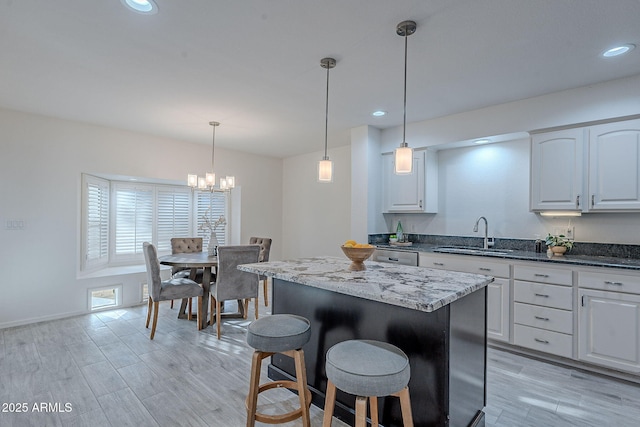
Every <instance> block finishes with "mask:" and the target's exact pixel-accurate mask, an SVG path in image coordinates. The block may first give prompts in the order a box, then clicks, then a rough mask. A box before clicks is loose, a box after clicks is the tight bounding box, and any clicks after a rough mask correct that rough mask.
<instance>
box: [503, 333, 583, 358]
mask: <svg viewBox="0 0 640 427" xmlns="http://www.w3.org/2000/svg"><path fill="white" fill-rule="evenodd" d="M513 343H514V344H515V345H519V346H521V347H527V348H531V349H533V350H538V351H543V352H545V353H551V354H556V355H558V356H562V357H568V358H571V357H573V336H571V335H567V334H561V333H559V332H552V331H547V330H544V329H538V328H532V327H530V326H523V325H514V327H513Z"/></svg>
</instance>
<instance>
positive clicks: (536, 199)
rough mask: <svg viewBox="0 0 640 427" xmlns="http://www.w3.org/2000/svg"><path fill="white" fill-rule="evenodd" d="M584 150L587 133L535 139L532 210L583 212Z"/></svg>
mask: <svg viewBox="0 0 640 427" xmlns="http://www.w3.org/2000/svg"><path fill="white" fill-rule="evenodd" d="M584 147H585V130H584V129H567V130H562V131H556V132H549V133H542V134H537V135H533V137H532V139H531V193H530V196H531V210H534V211H538V210H581V208H582V204H583V200H581V199H583V196H582V194H583V186H584Z"/></svg>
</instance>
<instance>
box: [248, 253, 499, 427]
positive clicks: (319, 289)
mask: <svg viewBox="0 0 640 427" xmlns="http://www.w3.org/2000/svg"><path fill="white" fill-rule="evenodd" d="M349 264H350V262H349V261H348V260H347V259H344V258H332V257H319V258H303V259H298V260H292V261H276V262H267V263H256V264H245V265H241V266H239V267H238V268H239V269H241V270H243V271H248V272H253V273H258V274H261V275H266V276H269V277H271V278H272V280H273V282H272V283H273V306H272V312H273V313H274V314H276V313H292V314H297V315H300V316H304V317H306V318H307V319H309V321H310V322H311V328H312V333H311V339H310V341H309V343H307V344H306V345H305V346H304V351H305V361H306V366H307V380H308V384H309V388H310V389H311V392H312V395H313V402H314V404H316V405H318V406H320V407H322V406H323V404H324V392H325V389H326V376H325V370H324V362H325V359H324V356H325V353H326V351H327V350H328V349H329V348H330V347H331V346H332V345H334V344H336V343H338V342H341V341H345V340H349V339H373V340H379V341H386V342H389V343H391V344H394V345H396V346H398V347H399V348H401V349H402V350H403V351H404V352H405V353H406V354H407V356H409V361H410V366H411V380H410V382H409V391H410V394H411V406H412V410H413V418H414V422H415V425H416V426H425V427H426V426H470V425H471V426H475V425H483V423H484V419H483V417H484V413H483V412H482V409H483V408H484V406H485V396H486V328H485V324H486V286H487V285H488V284H489V283H491V281H492V280H493V278H491V277H488V276H482V275H476V274H467V273H456V272H449V271H443V270H432V269H428V268H419V267H408V266H397V265H390V264H383V263H377V262H369V261H368V262H366V263H365V265H366V267H367V269H366V270H365V271H358V272H352V271H349V270H348V267H349ZM294 372H295V369H294V366H293V361H292V360H291V359H290V358H288V357H286V356H283V355H279V354H276V355H274V356H273V357H272V360H271V364H270V365H269V376H270V377H271V378H273V379H291V378H292V377H293V373H294ZM354 401H355V398H354V397H353V396H350V395H347V394H344V393H341V392H338V395H337V401H336V410H335V413H334V414H335V416H337V417H339V418H342V419H344V420H345V421H347V422H350V423H351V422H353V407H354ZM378 410H379V416H380V420H381V423H382V424H383V425H384V426H387V427H390V426H400V425H402V417H401V413H400V405H399V402H398V399H397V398H393V397H386V398H384V399H381V400H380V402H379V407H378Z"/></svg>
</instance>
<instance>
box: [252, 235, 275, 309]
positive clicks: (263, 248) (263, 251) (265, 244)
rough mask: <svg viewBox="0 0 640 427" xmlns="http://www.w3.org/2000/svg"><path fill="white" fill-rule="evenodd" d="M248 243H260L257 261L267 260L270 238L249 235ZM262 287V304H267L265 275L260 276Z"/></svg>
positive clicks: (267, 292)
mask: <svg viewBox="0 0 640 427" xmlns="http://www.w3.org/2000/svg"><path fill="white" fill-rule="evenodd" d="M249 244H250V245H260V256H259V257H258V262H267V261H269V251H270V250H271V239H270V238H268V237H251V238H250V239H249ZM260 281H261V282H262V287H263V290H264V306H265V307H267V306H269V289H268V286H267V276H260Z"/></svg>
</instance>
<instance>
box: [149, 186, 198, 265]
mask: <svg viewBox="0 0 640 427" xmlns="http://www.w3.org/2000/svg"><path fill="white" fill-rule="evenodd" d="M156 217H157V231H156V233H157V234H156V235H157V248H158V253H170V252H171V238H172V237H189V236H190V235H191V233H190V230H191V227H190V225H191V221H190V217H191V192H190V190H189V189H184V188H175V187H167V188H160V189H158V208H157V214H156Z"/></svg>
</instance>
